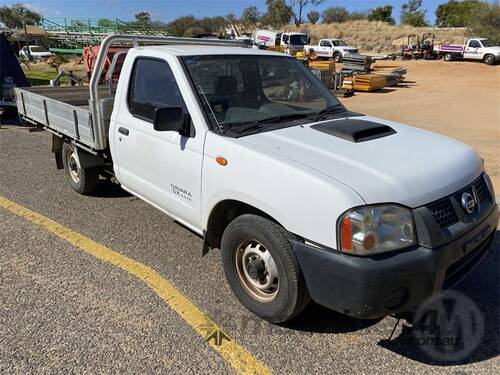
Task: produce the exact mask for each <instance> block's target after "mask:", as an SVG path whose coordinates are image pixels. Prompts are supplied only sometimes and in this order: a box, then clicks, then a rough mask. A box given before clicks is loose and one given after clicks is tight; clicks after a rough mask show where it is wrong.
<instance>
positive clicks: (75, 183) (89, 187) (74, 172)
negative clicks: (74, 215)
mask: <svg viewBox="0 0 500 375" xmlns="http://www.w3.org/2000/svg"><path fill="white" fill-rule="evenodd" d="M62 156H63V165H64V170H65V171H66V174H67V175H68V181H69V184H70V186H71V188H72V189H73V190H75V191H76V192H78V193H80V194H83V195H86V194H90V193H92V192H93V191H94V190H95V189H96V187H97V180H98V178H99V174H98V173H97V170H96V169H95V168H82V167H81V165H80V161H79V160H78V155H77V153H76V150H75V149H74V147H73V146H71V145H69V144H68V143H64V145H63V150H62Z"/></svg>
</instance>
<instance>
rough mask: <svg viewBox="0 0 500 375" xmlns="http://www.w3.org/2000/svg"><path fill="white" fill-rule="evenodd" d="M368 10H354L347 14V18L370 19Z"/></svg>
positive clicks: (354, 19)
mask: <svg viewBox="0 0 500 375" xmlns="http://www.w3.org/2000/svg"><path fill="white" fill-rule="evenodd" d="M368 14H369V13H368V11H362V10H353V11H352V12H350V13H349V15H348V16H347V19H348V20H350V21H358V20H367V19H368Z"/></svg>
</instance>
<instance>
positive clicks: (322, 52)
mask: <svg viewBox="0 0 500 375" xmlns="http://www.w3.org/2000/svg"><path fill="white" fill-rule="evenodd" d="M318 49H319V51H318V52H319V53H318V55H319V56H321V57H332V50H333V48H332V42H330V41H329V40H322V41H321V42H320V43H319V48H318Z"/></svg>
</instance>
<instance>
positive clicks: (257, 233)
mask: <svg viewBox="0 0 500 375" xmlns="http://www.w3.org/2000/svg"><path fill="white" fill-rule="evenodd" d="M290 238H291V236H290V234H289V233H288V232H287V231H286V230H285V229H283V228H282V227H280V226H279V225H278V224H276V223H274V222H272V221H270V220H267V219H265V218H263V217H260V216H256V215H242V216H239V217H237V218H236V219H234V220H233V221H232V222H231V223H230V224H229V225H228V227H227V228H226V230H225V231H224V234H223V236H222V246H221V248H222V261H223V266H224V272H225V274H226V279H227V281H228V283H229V285H230V287H231V289H232V291H233V293H234V294H235V295H236V297H237V298H238V299H239V300H240V302H241V303H242V304H243V306H245V307H246V308H247V309H248V310H250V311H251V312H253V313H254V314H256V315H258V316H259V317H261V318H263V319H265V320H267V321H269V322H272V323H281V322H285V321H287V320H290V319H292V318H293V317H294V316H296V315H298V314H299V313H300V312H301V311H302V310H303V309H304V308H305V307H306V306H307V304H308V302H309V292H308V291H307V287H306V284H305V280H304V276H303V274H302V270H301V269H300V265H299V263H298V261H297V258H296V257H295V254H294V251H293V248H292V246H291V244H290V242H289V239H290Z"/></svg>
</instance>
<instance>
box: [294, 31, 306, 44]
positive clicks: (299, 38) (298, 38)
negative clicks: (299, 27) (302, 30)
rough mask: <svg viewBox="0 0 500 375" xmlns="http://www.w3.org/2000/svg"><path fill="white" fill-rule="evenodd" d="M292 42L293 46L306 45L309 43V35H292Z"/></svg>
mask: <svg viewBox="0 0 500 375" xmlns="http://www.w3.org/2000/svg"><path fill="white" fill-rule="evenodd" d="M290 44H291V45H292V46H304V45H306V44H307V35H305V34H294V35H290Z"/></svg>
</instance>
